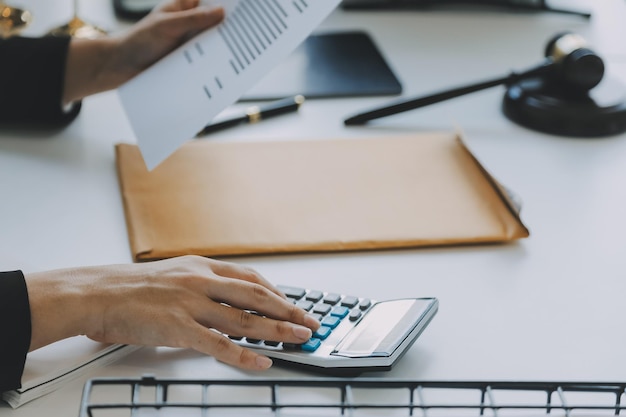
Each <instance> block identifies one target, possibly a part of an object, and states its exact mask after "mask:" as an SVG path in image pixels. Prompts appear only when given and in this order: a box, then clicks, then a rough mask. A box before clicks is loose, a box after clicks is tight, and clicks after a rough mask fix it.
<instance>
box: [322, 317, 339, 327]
mask: <svg viewBox="0 0 626 417" xmlns="http://www.w3.org/2000/svg"><path fill="white" fill-rule="evenodd" d="M339 323H341V320H340V319H339V317H335V316H328V317H324V319H323V320H322V326H326V327H330V328H331V329H334V328H335V327H337V326H339Z"/></svg>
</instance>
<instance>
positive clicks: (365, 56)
mask: <svg viewBox="0 0 626 417" xmlns="http://www.w3.org/2000/svg"><path fill="white" fill-rule="evenodd" d="M401 93H402V85H401V83H400V81H399V80H398V78H397V77H396V75H395V74H394V72H393V71H392V69H391V68H390V66H389V65H388V64H387V61H386V60H385V58H384V57H383V55H382V54H381V51H380V50H379V49H378V47H377V46H376V45H375V44H374V42H373V40H372V39H371V37H370V36H369V35H368V34H367V33H365V32H362V31H350V32H333V33H322V34H314V35H311V36H309V37H308V38H307V39H306V40H305V41H304V42H303V43H302V44H301V45H300V46H299V47H298V48H297V49H296V50H295V51H294V52H293V53H292V54H291V55H290V56H289V57H288V58H287V59H286V60H285V61H283V62H281V63H280V64H278V66H277V67H276V68H275V69H273V70H272V71H271V72H270V73H269V74H268V75H267V76H266V77H265V78H263V79H262V80H261V81H260V82H259V84H257V85H256V86H254V87H253V88H252V89H251V90H250V91H248V92H247V93H246V94H245V95H244V97H243V98H242V100H247V101H252V100H275V99H279V98H283V97H287V96H293V95H296V94H302V95H304V96H305V97H306V98H307V99H309V98H329V97H358V96H381V95H397V94H401Z"/></svg>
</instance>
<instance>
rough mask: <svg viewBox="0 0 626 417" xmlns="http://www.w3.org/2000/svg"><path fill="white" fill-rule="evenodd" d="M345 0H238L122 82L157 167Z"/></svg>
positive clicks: (140, 137) (138, 132) (126, 103)
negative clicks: (208, 24)
mask: <svg viewBox="0 0 626 417" xmlns="http://www.w3.org/2000/svg"><path fill="white" fill-rule="evenodd" d="M340 1H341V0H232V1H228V2H224V3H223V6H224V8H225V11H226V18H225V20H224V22H222V23H221V24H220V25H219V26H217V27H215V28H212V29H209V30H208V31H206V32H204V33H202V34H200V35H198V36H196V37H195V38H193V39H191V40H189V41H188V42H186V43H185V44H184V45H182V46H181V47H179V48H178V49H176V50H175V51H173V52H172V53H170V54H169V55H167V56H166V57H165V58H163V59H162V60H160V61H159V62H157V63H156V64H154V65H153V66H152V67H150V68H148V69H147V70H146V71H144V72H143V73H141V74H140V75H138V76H137V77H135V78H133V79H132V80H130V81H129V82H127V83H126V84H124V85H123V86H121V87H120V88H119V95H120V99H121V102H122V106H123V108H124V111H125V113H126V115H127V117H128V120H129V122H130V124H131V126H132V129H133V131H134V133H135V136H136V139H137V143H138V145H139V148H140V150H141V153H142V156H143V159H144V162H145V163H146V166H147V168H148V169H150V170H151V169H153V168H154V167H156V166H157V165H158V164H159V163H161V162H162V161H163V160H165V159H166V158H167V157H168V156H169V155H170V154H171V153H173V152H174V151H175V150H176V149H177V148H178V147H179V146H180V145H182V144H183V143H184V142H185V141H187V140H189V139H191V138H193V137H194V136H195V135H196V133H198V132H199V131H200V130H201V129H202V128H203V127H204V126H205V125H206V124H208V123H209V122H211V120H213V118H214V117H215V116H217V115H218V114H219V113H220V112H221V111H223V110H224V109H225V108H226V107H228V106H230V105H231V104H233V103H235V102H236V101H237V100H238V99H239V98H240V97H241V96H242V95H243V94H244V93H245V92H246V91H248V90H249V89H250V88H252V87H253V86H254V85H255V84H256V83H257V82H258V81H260V80H261V79H262V78H263V77H264V76H265V75H267V73H269V71H270V70H271V69H272V68H274V67H275V66H276V65H277V64H278V63H280V62H281V61H282V60H284V59H285V58H286V57H287V56H288V55H289V54H290V53H291V52H292V51H293V50H294V49H295V48H296V47H297V46H298V45H299V44H300V43H301V42H303V41H304V40H305V39H306V38H307V36H308V35H310V34H311V32H313V30H314V29H315V28H316V27H317V26H318V25H319V24H320V23H321V22H322V21H323V20H324V19H325V18H326V17H327V16H328V15H329V14H330V13H331V12H332V11H333V10H334V9H335V8H336V7H337V5H338V4H339V3H340Z"/></svg>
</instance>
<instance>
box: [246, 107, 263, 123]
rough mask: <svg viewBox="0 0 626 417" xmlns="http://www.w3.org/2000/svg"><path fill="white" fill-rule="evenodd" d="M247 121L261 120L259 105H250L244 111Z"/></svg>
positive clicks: (256, 121)
mask: <svg viewBox="0 0 626 417" xmlns="http://www.w3.org/2000/svg"><path fill="white" fill-rule="evenodd" d="M246 115H247V116H248V120H249V123H258V122H260V121H261V109H260V108H259V106H252V107H250V108H249V109H248V110H247V111H246Z"/></svg>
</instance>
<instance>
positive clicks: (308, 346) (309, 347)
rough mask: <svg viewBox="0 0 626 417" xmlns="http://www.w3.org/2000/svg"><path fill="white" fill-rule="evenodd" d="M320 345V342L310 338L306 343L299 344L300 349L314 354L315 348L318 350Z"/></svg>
mask: <svg viewBox="0 0 626 417" xmlns="http://www.w3.org/2000/svg"><path fill="white" fill-rule="evenodd" d="M321 345H322V341H321V340H319V339H316V338H314V337H312V338H310V339H309V341H308V342H306V343H303V344H301V345H300V349H302V350H303V351H305V352H315V351H316V350H317V348H319V347H320V346H321Z"/></svg>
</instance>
